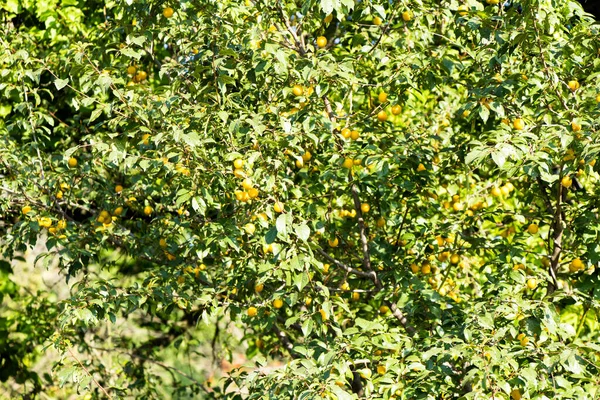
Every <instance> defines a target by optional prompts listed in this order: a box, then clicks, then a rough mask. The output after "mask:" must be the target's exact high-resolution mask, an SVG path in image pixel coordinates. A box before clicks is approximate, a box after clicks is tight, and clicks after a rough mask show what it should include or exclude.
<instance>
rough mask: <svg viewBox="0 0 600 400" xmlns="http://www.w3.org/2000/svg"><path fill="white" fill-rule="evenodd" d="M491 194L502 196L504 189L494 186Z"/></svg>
mask: <svg viewBox="0 0 600 400" xmlns="http://www.w3.org/2000/svg"><path fill="white" fill-rule="evenodd" d="M491 194H492V196H494V197H500V196H502V191H501V190H500V189H499V188H497V187H494V188H492V191H491Z"/></svg>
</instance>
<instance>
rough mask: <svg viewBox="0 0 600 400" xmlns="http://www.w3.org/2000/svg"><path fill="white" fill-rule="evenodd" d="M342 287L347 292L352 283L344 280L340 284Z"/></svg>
mask: <svg viewBox="0 0 600 400" xmlns="http://www.w3.org/2000/svg"><path fill="white" fill-rule="evenodd" d="M340 289H342V290H343V291H344V292H347V291H348V290H350V284H349V283H348V282H344V283H342V285H341V286H340Z"/></svg>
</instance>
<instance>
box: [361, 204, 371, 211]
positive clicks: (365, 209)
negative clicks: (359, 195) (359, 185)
mask: <svg viewBox="0 0 600 400" xmlns="http://www.w3.org/2000/svg"><path fill="white" fill-rule="evenodd" d="M370 210H371V206H370V205H369V204H368V203H362V204H361V205H360V211H362V212H363V213H368V212H369V211H370Z"/></svg>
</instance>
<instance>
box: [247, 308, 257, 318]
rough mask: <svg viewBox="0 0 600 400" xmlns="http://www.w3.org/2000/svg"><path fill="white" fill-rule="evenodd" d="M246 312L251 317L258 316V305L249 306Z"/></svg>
mask: <svg viewBox="0 0 600 400" xmlns="http://www.w3.org/2000/svg"><path fill="white" fill-rule="evenodd" d="M246 314H248V316H249V317H256V314H258V310H257V309H256V307H248V310H247V311H246Z"/></svg>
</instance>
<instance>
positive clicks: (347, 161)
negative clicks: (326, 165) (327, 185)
mask: <svg viewBox="0 0 600 400" xmlns="http://www.w3.org/2000/svg"><path fill="white" fill-rule="evenodd" d="M353 166H354V161H353V160H352V159H351V158H346V159H345V160H344V162H343V163H342V167H344V168H348V169H350V168H352V167H353Z"/></svg>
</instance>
